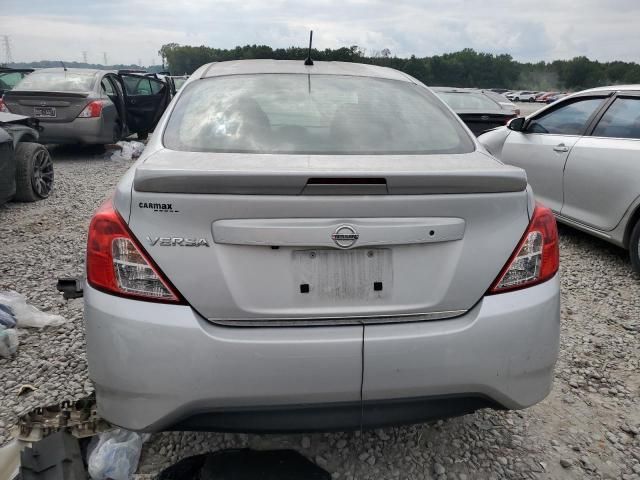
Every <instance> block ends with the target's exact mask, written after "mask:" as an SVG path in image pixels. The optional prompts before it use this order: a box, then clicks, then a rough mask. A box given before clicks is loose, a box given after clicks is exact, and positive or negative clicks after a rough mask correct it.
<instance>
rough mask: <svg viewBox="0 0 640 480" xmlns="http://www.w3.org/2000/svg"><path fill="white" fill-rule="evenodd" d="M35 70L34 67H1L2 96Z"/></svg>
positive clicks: (0, 94) (0, 95)
mask: <svg viewBox="0 0 640 480" xmlns="http://www.w3.org/2000/svg"><path fill="white" fill-rule="evenodd" d="M31 72H33V68H6V67H0V97H2V95H4V93H5V92H8V91H9V90H12V89H13V87H15V86H16V85H17V84H18V83H20V81H21V80H22V79H23V78H24V77H26V76H27V75H29V74H30V73H31Z"/></svg>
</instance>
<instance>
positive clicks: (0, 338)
mask: <svg viewBox="0 0 640 480" xmlns="http://www.w3.org/2000/svg"><path fill="white" fill-rule="evenodd" d="M17 351H18V334H17V333H16V331H15V329H13V328H6V327H4V326H2V325H0V357H2V358H9V357H11V356H12V355H14V354H15V353H16V352H17Z"/></svg>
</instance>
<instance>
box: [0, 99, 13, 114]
mask: <svg viewBox="0 0 640 480" xmlns="http://www.w3.org/2000/svg"><path fill="white" fill-rule="evenodd" d="M0 112H3V113H11V112H10V111H9V107H7V104H6V103H4V100H2V99H1V98H0Z"/></svg>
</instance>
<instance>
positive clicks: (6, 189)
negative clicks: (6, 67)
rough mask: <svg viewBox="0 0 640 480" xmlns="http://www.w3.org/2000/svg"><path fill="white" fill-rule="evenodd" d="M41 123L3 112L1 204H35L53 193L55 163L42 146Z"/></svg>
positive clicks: (0, 132) (0, 129) (0, 130)
mask: <svg viewBox="0 0 640 480" xmlns="http://www.w3.org/2000/svg"><path fill="white" fill-rule="evenodd" d="M38 129H39V127H38V121H37V120H35V119H33V118H29V117H25V116H22V115H14V114H11V113H2V112H0V205H1V204H3V203H5V202H7V201H8V200H11V199H15V200H18V201H21V202H33V201H35V200H40V199H42V198H47V197H48V196H49V195H50V194H51V191H52V190H53V162H52V161H51V155H49V151H48V150H47V149H46V148H45V147H44V146H43V145H40V144H38V143H35V142H37V141H38Z"/></svg>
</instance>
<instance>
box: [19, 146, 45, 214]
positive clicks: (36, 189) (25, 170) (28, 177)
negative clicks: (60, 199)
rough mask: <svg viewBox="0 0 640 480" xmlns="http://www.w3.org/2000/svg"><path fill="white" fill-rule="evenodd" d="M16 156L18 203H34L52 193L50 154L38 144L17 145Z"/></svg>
mask: <svg viewBox="0 0 640 480" xmlns="http://www.w3.org/2000/svg"><path fill="white" fill-rule="evenodd" d="M15 156H16V197H15V199H16V200H18V201H19V202H35V201H36V200H40V199H43V198H47V197H48V196H49V195H50V194H51V192H52V191H53V161H52V160H51V154H49V150H47V149H46V148H45V147H44V146H43V145H40V144H39V143H31V142H23V143H18V145H17V146H16V151H15Z"/></svg>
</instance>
